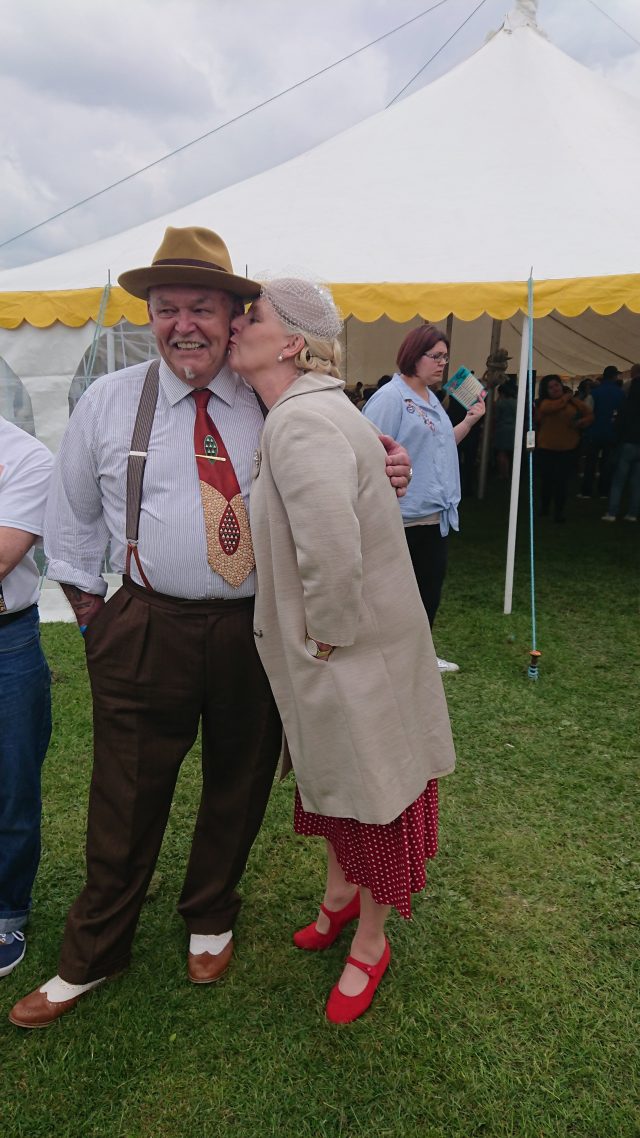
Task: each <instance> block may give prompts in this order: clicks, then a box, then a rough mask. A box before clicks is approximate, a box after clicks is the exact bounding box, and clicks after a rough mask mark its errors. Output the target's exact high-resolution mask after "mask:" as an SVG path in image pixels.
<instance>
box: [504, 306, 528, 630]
mask: <svg viewBox="0 0 640 1138" xmlns="http://www.w3.org/2000/svg"><path fill="white" fill-rule="evenodd" d="M528 368H529V321H528V319H527V317H526V315H523V317H522V345H521V348H520V370H519V372H518V402H517V405H516V428H515V437H514V440H513V467H512V469H511V502H510V505H509V533H508V536H507V568H506V575H505V584H504V609H503V612H504V614H505V616H508V615H509V613H510V612H511V609H512V602H513V573H514V567H515V557H516V530H517V527H518V495H519V492H520V468H521V465H522V433H523V428H524V406H525V401H526V397H527V372H528Z"/></svg>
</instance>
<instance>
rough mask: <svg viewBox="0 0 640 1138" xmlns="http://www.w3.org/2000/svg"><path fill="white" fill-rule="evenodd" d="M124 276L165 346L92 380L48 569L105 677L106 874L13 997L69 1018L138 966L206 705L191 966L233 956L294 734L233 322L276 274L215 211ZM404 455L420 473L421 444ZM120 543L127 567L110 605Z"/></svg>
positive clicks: (91, 662) (75, 421)
mask: <svg viewBox="0 0 640 1138" xmlns="http://www.w3.org/2000/svg"><path fill="white" fill-rule="evenodd" d="M119 283H120V284H121V285H122V286H123V287H124V288H126V289H127V290H128V291H129V292H131V293H132V294H133V295H134V296H138V297H140V298H143V299H146V300H147V303H148V310H149V320H150V323H151V327H152V330H153V332H154V335H155V337H156V342H157V345H158V351H159V354H160V357H161V359H160V361H159V364H158V363H157V362H156V363H154V364H152V365H151V367H147V365H137V366H136V367H133V368H127V369H125V370H124V371H121V372H116V373H114V374H112V375H107V376H103V377H102V378H101V379H99V380H97V381H96V382H95V383H94V384H92V386H91V387H90V388H89V390H88V391H87V392H86V393H85V395H83V397H82V398H81V399H80V401H79V403H78V405H77V407H76V409H75V410H74V412H73V415H72V417H71V419H70V421H69V426H68V428H67V431H66V434H65V437H64V439H63V442H62V446H61V448H60V453H59V455H58V457H57V460H56V469H55V473H54V478H53V482H52V490H51V495H50V500H49V504H48V509H47V522H46V525H45V551H46V553H47V556H48V558H49V566H48V570H47V575H48V576H49V577H51V578H53V579H54V580H57V581H59V582H60V583H61V584H62V587H63V589H64V592H65V594H66V596H67V598H68V599H69V601H70V603H71V605H72V607H73V609H74V612H75V614H76V618H77V620H78V625H79V627H80V631H81V632H83V633H84V634H85V643H86V652H87V666H88V670H89V677H90V680H91V686H92V695H93V723H94V764H93V777H92V785H91V793H90V800H89V817H88V824H87V880H86V885H85V888H84V889H83V891H82V893H81V894H80V896H79V897H78V898H77V900H76V901H75V903H74V904H73V906H72V908H71V910H70V912H69V915H68V918H67V924H66V928H65V934H64V938H63V944H62V950H61V954H60V959H59V965H58V974H57V975H56V976H54V977H53V978H52V979H51V980H49V981H47V982H46V983H45V984H44V985H42V987H41V988H38V989H36V990H35V991H34V992H32V993H30V994H29V995H28V996H26V997H25V998H24V999H23V1000H20V1001H19V1002H18V1003H17V1004H16V1005H15V1007H14V1008H13V1009H12V1011H11V1013H10V1016H9V1018H10V1020H11V1022H12V1023H14V1024H16V1025H17V1026H20V1027H45V1026H47V1025H48V1024H50V1023H53V1022H54V1020H56V1019H58V1018H59V1017H60V1016H61V1015H64V1014H65V1012H67V1011H70V1010H71V1009H72V1008H73V1007H75V1005H76V1004H77V1002H78V1000H79V999H80V998H81V997H82V996H83V995H84V994H85V993H87V992H89V991H91V989H92V988H94V987H96V985H98V984H100V983H101V982H102V981H103V980H105V979H107V978H109V977H111V976H113V975H115V974H116V973H117V972H119V971H121V970H122V969H123V968H125V967H126V966H127V965H128V963H129V960H130V954H131V945H132V941H133V936H134V933H135V928H136V924H137V921H138V917H139V914H140V909H141V907H142V903H143V900H144V896H145V893H146V890H147V887H148V884H149V881H150V879H151V875H152V873H153V869H154V866H155V862H156V859H157V856H158V853H159V850H160V845H161V842H162V837H163V834H164V829H165V825H166V820H167V817H168V813H169V808H170V805H171V799H172V797H173V790H174V786H175V781H176V778H177V775H178V771H179V768H180V764H181V762H182V760H183V758H184V756H185V755H186V754H187V752H188V751H189V749H190V747H191V746H192V744H193V742H194V741H195V739H196V736H197V733H198V727H199V725H200V723H201V724H202V771H203V781H202V795H201V800H200V808H199V811H198V818H197V820H196V826H195V832H194V837H193V842H192V847H191V855H190V858H189V864H188V867H187V873H186V877H185V882H184V886H183V890H182V894H181V897H180V901H179V904H178V911H179V912H180V914H181V916H182V917H183V918H184V920H185V924H186V926H187V930H188V932H189V934H190V939H189V953H188V964H187V969H188V976H189V979H190V980H191V981H192V982H193V983H196V984H207V983H211V982H213V981H214V980H217V979H218V978H219V977H220V976H221V975H222V974H223V973H224V972H225V970H226V968H227V967H228V965H229V963H230V960H231V956H232V953H233V939H232V930H233V925H234V922H235V919H236V917H237V914H238V911H239V908H240V898H239V896H238V894H237V892H236V886H237V884H238V882H239V880H240V877H241V875H242V872H243V870H244V867H245V864H246V860H247V857H248V855H249V851H250V849H251V846H252V844H253V841H254V838H255V836H256V834H257V832H258V829H259V827H260V824H261V822H262V818H263V815H264V811H265V809H266V804H267V800H268V797H269V792H270V789H271V785H272V782H273V776H274V771H275V767H276V763H277V759H278V755H279V752H280V747H281V742H282V727H281V724H280V721H279V718H278V714H277V711H276V707H275V703H274V701H273V697H272V695H271V690H270V688H269V685H268V683H267V679H266V676H265V674H264V671H263V669H262V666H261V664H260V661H259V657H258V654H257V652H256V648H255V639H254V630H253V601H254V591H255V579H254V561H253V548H252V545H251V536H250V532H249V525H248V508H249V491H250V485H251V479H252V474H253V467H254V461H253V460H254V455H255V452H256V450H257V447H258V444H259V439H260V434H261V430H262V425H263V421H264V420H263V413H262V411H261V409H260V406H259V404H258V402H257V399H256V396H255V395H254V393H253V392H252V391H251V389H250V388H249V387H248V386H247V385H246V384H245V383H244V381H243V380H242V379H241V378H240V377H239V376H237V375H236V374H235V373H234V372H233V371H231V369H230V368H229V366H228V364H227V344H228V339H229V324H230V320H231V318H232V316H233V315H234V314H235V312H236V310H237V306H238V304H239V303H241V302H242V301H243V300H245V299H250V298H252V297H255V296H257V295H258V294H259V291H260V286H259V285H258V284H256V283H255V282H254V281H250V280H247V279H246V278H244V277H237V276H235V275H234V274H233V269H232V266H231V261H230V258H229V253H228V251H227V248H226V246H225V244H224V242H223V241H222V240H221V239H220V238H219V237H218V236H217V234H215V233H212V232H211V231H210V230H207V229H200V228H188V229H173V228H170V229H168V230H167V231H166V234H165V237H164V240H163V242H162V244H161V246H160V248H159V249H158V251H157V253H156V255H155V257H154V260H153V263H152V265H151V266H147V267H145V268H141V269H133V270H130V271H129V272H126V273H124V274H123V275H122V276H121V277H120V281H119ZM154 369H155V370H154ZM381 461H382V455H381ZM394 461H395V462H396V464H397V465H396V466H395V467H394V466H393V463H394ZM387 462H388V472H389V476H390V477H391V480H392V482H393V483H394V485H397V486H399V487H400V488H401V487H402V486H403V485H406V480H407V478H406V476H407V472H408V462H407V456H406V452H404V451H401V453H397V452H396V453H395V454H394V455H392V456H391V458H390V459H389V458H388V460H387ZM389 462H391V467H389ZM107 545H109V558H110V561H111V565H112V567H113V569H114V570H115V571H116V572H118V571H120V572H124V578H123V587H122V588H121V589H120V590H119V591H118V592H117V593H116V594H115V596H114V597H112V598H111V599H110V600H109V601H108V602H107V604H106V605H105V603H104V595H105V593H106V583H105V581H104V580H103V578H102V576H101V567H102V562H103V558H104V554H105V550H106V547H107Z"/></svg>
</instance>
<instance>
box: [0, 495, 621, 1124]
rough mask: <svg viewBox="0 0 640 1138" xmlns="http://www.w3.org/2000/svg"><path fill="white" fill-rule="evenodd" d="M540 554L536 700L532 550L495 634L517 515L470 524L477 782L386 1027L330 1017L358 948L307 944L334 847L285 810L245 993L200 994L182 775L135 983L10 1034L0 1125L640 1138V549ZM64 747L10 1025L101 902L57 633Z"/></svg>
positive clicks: (451, 689) (377, 1019)
mask: <svg viewBox="0 0 640 1138" xmlns="http://www.w3.org/2000/svg"><path fill="white" fill-rule="evenodd" d="M569 507H570V510H569V521H568V522H567V524H566V525H565V526H556V525H554V524H553V523H551V522H547V523H546V524H545V525H544V527H543V526H542V525H541V526H540V528H539V534H538V548H537V576H538V640H539V647H540V648H541V650H542V653H543V655H542V660H541V664H540V679H539V681H538V683H533V682H532V681H530V680H529V679H528V678H527V674H526V671H527V664H528V649H529V647H530V634H529V616H528V604H529V586H528V551H527V538H526V530H524V529H523V531H522V534H521V538H520V539H519V548H518V566H517V577H516V589H515V604H514V615H513V616H512V617H504V616H503V615H502V604H501V601H502V590H503V571H504V555H505V547H506V491H505V492H503V489H502V487H500V486H499V485H497V484H491V487H490V497H489V501H488V503H478V502H475V501H470V502H465V503H463V507H462V533H461V535H460V536H459V537H458V538H455V539H454V540H453V542H452V546H453V548H452V555H451V567H450V571H449V576H448V579H447V584H446V588H445V599H444V603H443V606H442V609H441V614H440V616H439V618H438V625H437V627H436V632H437V635H436V645H437V648H438V652H439V654H440V655H444V656H446V657H447V658H449V659H453V660H456V661H457V662H458V663H459V664H460V665H461V669H462V670H461V672H460V674H459V675H457V676H450V677H446V678H445V683H446V690H447V694H448V697H449V706H450V710H451V718H452V722H453V729H454V735H455V739H456V745H457V750H458V759H459V762H458V769H457V771H456V773H455V774H454V775H453V776H451V777H450V778H448V779H446V780H444V782H443V783H442V784H441V851H440V854H439V856H438V857H437V859H436V860H435V862H433V863H431V864H430V872H429V884H428V889H427V892H426V894H425V895H424V896H423V897H420V898H419V899H417V901H416V903H415V916H414V919H413V921H411V922H404V921H403V920H402V919H401V918H399V917H398V916H397V915H394V916H392V918H391V920H390V922H389V937H390V941H391V945H392V951H393V960H392V964H391V968H390V971H389V974H388V976H387V978H385V980H384V981H383V983H382V985H381V987H380V990H379V993H378V995H377V997H376V1001H375V1003H374V1006H373V1008H372V1010H371V1011H370V1013H369V1014H368V1015H367V1016H366V1017H364V1018H363V1019H362V1020H360V1021H358V1022H357V1023H355V1024H353V1025H351V1026H348V1027H343V1028H338V1027H334V1026H332V1025H330V1024H328V1023H327V1022H326V1021H325V1019H324V1017H323V1007H324V1001H325V999H326V995H327V993H328V991H329V989H330V987H331V985H332V984H333V983H334V982H335V980H336V978H337V976H338V975H339V973H340V970H341V963H342V959H343V956H344V953H345V950H346V947H347V945H348V940H347V939H346V938H345V937H343V938H342V939H341V941H340V942H338V944H336V945H335V946H333V947H332V948H331V949H329V950H328V951H327V952H326V953H322V954H313V955H312V954H304V953H301V952H298V951H296V949H295V948H293V946H292V944H291V932H292V930H293V929H294V928H295V927H296V926H297V925H299V924H301V923H305V922H306V921H307V920H310V919H311V917H312V915H313V913H314V909H315V906H316V902H317V901H318V899H319V897H320V894H321V887H322V878H323V856H322V847H321V843H320V842H318V841H314V840H313V839H308V840H303V839H300V838H297V837H296V836H294V835H293V833H292V827H291V814H292V797H293V787H292V784H291V781H290V780H288V781H286V782H285V783H283V784H280V785H278V786H276V787H275V789H274V793H273V795H272V799H271V803H270V807H269V810H268V814H267V818H266V821H265V824H264V827H263V829H262V832H261V834H260V837H259V839H258V841H257V843H256V846H255V847H254V851H253V854H252V857H251V861H250V865H249V868H248V870H247V873H246V875H245V878H244V883H243V890H242V891H243V896H244V902H245V904H244V908H243V911H242V915H241V918H240V921H239V925H238V928H237V949H236V958H235V962H234V964H233V966H232V969H231V970H230V972H229V973H228V974H227V976H226V977H225V978H224V979H223V980H222V981H221V982H220V983H219V984H218V985H214V986H211V987H195V986H193V985H190V984H189V983H188V981H187V979H186V974H185V964H186V960H185V954H186V936H185V933H184V929H183V926H182V924H181V922H180V920H179V919H178V917H177V915H176V913H175V902H176V899H177V896H178V894H179V891H180V886H181V880H182V873H183V870H184V867H185V864H186V858H187V852H188V848H189V841H190V833H191V828H192V825H193V820H194V816H195V805H196V801H197V796H198V754H197V752H196V751H194V753H193V754H191V755H190V756H189V757H188V759H187V760H186V761H185V764H184V768H183V773H182V776H181V779H180V782H179V787H178V792H177V796H176V799H175V802H174V807H173V811H172V815H171V820H170V824H169V828H168V831H167V835H166V839H165V843H164V847H163V851H162V854H161V858H160V861H159V864H158V870H157V874H156V877H155V878H154V881H153V884H152V889H151V891H150V895H149V897H148V900H147V903H146V904H145V906H144V909H143V914H142V919H141V922H140V926H139V930H138V935H137V939H136V943H135V955H134V961H133V964H132V966H131V968H130V969H129V971H128V972H127V973H126V974H125V975H123V976H121V977H120V978H118V979H116V980H115V981H114V982H112V983H110V984H109V985H107V986H106V987H105V988H104V989H103V990H101V991H99V992H97V993H95V994H93V995H91V996H88V997H87V998H86V999H85V1000H83V1001H81V1003H80V1005H79V1006H78V1008H77V1009H76V1011H75V1012H73V1013H72V1014H71V1015H69V1016H67V1017H65V1019H63V1020H61V1021H60V1022H59V1023H57V1024H55V1025H53V1026H52V1027H51V1028H49V1029H48V1030H46V1031H40V1032H23V1031H20V1030H18V1029H16V1028H13V1027H11V1026H10V1025H9V1024H8V1022H7V1021H6V1019H3V1026H2V1028H1V1031H2V1052H3V1055H2V1083H1V1086H2V1090H1V1092H0V1094H1V1102H0V1126H1V1128H2V1130H3V1131H4V1133H5V1134H7V1135H21V1136H25V1138H40V1136H45V1135H47V1136H49V1135H53V1136H54V1138H67V1136H68V1138H94V1136H95V1138H143V1136H144V1138H147V1136H153V1138H174V1136H175V1138H178V1136H180V1138H183V1136H187V1138H192V1136H193V1138H195V1136H202V1138H217V1136H218V1135H220V1136H222V1135H225V1136H226V1135H238V1136H239V1138H269V1136H272V1135H273V1136H287V1138H288V1136H291V1138H352V1136H353V1138H355V1136H365V1135H366V1136H372V1138H373V1136H375V1138H378V1136H380V1138H382V1136H393V1138H396V1136H413V1135H416V1136H418V1135H420V1136H423V1138H432V1136H433V1138H436V1136H437V1138H440V1136H442V1138H474V1136H480V1135H482V1136H483V1138H498V1136H499V1138H503V1136H504V1138H506V1136H515V1138H542V1136H544V1138H563V1136H565V1135H566V1136H571V1138H578V1136H580V1138H586V1136H589V1138H637V1136H638V1135H639V1134H640V1113H639V1110H638V1107H639V1094H638V1090H639V1086H638V1084H639V1074H638V1015H637V1012H638V973H637V962H638V949H639V946H640V944H639V942H640V937H639V932H638V903H639V901H640V888H639V878H638V872H637V871H638V854H637V810H636V806H637V796H638V793H637V787H638V778H637V770H638V761H639V756H640V747H639V744H638V735H639V723H638V716H637V707H638V695H637V693H638V679H639V668H638V664H639V662H640V654H639V649H638V623H639V622H638V593H639V589H638V584H639V568H640V557H639V546H638V539H639V534H638V532H636V531H637V530H640V526H638V527H634V526H633V525H630V524H626V525H625V524H623V523H622V522H619V523H618V524H617V525H615V526H606V525H604V524H601V523H600V521H599V516H600V514H601V513H602V512H604V504H603V503H600V502H597V501H594V502H592V503H589V502H577V501H576V500H575V499H572V500H571V501H570V503H569ZM44 641H45V646H46V650H47V653H48V655H49V659H50V663H51V667H52V671H53V674H54V681H55V682H54V699H55V733H54V738H53V742H52V746H51V749H50V752H49V756H48V760H47V763H46V771H45V779H44V801H45V810H44V826H43V840H44V850H43V859H42V865H41V869H40V873H39V877H38V880H37V885H36V891H35V897H34V911H33V917H32V920H31V924H30V926H29V930H28V952H27V956H26V958H25V961H24V963H23V964H22V965H21V966H20V967H19V968H18V969H16V971H15V972H14V973H13V974H12V975H10V976H9V977H7V978H5V979H3V980H1V981H0V992H1V993H2V998H3V1007H4V1008H5V1009H6V1011H8V1009H9V1008H10V1006H11V1004H12V1003H13V1001H14V1000H16V999H17V998H19V997H20V996H21V995H23V994H25V992H27V991H28V990H30V989H31V988H32V987H33V986H35V985H36V984H38V983H41V982H43V981H44V980H45V979H46V978H48V977H49V976H50V975H52V974H53V973H54V972H55V970H56V960H57V949H58V944H59V939H60V933H61V929H62V924H63V920H64V915H65V913H66V909H67V907H68V905H69V904H70V902H71V900H72V899H73V897H74V896H75V894H76V893H77V891H78V890H79V888H80V886H81V884H82V851H83V840H84V820H85V810H86V798H87V788H88V780H89V772H90V754H91V734H90V709H89V696H88V687H87V681H86V676H85V671H84V664H83V650H82V642H81V639H80V637H79V636H78V633H77V632H76V631H75V628H74V627H73V626H71V625H49V626H45V629H44Z"/></svg>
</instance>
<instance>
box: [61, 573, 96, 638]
mask: <svg viewBox="0 0 640 1138" xmlns="http://www.w3.org/2000/svg"><path fill="white" fill-rule="evenodd" d="M60 587H61V589H62V592H63V593H64V595H65V597H66V598H67V600H68V602H69V604H70V605H71V608H72V609H73V611H74V613H75V617H76V620H77V622H78V627H79V629H80V631H81V632H83V633H84V631H85V629H86V628H87V626H88V625H89V624H91V621H92V620H93V618H94V616H95V615H96V613H98V612H100V609H101V608H103V607H104V597H98V596H96V594H95V593H83V591H82V589H79V588H78V587H77V586H76V585H63V584H61V586H60Z"/></svg>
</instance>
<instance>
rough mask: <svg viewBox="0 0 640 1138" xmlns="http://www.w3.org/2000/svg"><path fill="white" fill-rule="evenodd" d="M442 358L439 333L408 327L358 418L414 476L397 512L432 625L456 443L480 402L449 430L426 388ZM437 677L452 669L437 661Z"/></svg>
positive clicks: (455, 497) (450, 523)
mask: <svg viewBox="0 0 640 1138" xmlns="http://www.w3.org/2000/svg"><path fill="white" fill-rule="evenodd" d="M448 360H449V341H448V339H447V337H446V336H445V335H444V333H443V332H442V330H441V329H440V328H436V327H435V326H434V325H433V324H423V325H422V326H421V327H420V328H414V329H413V331H412V332H409V334H408V335H407V336H405V338H404V340H403V341H402V343H401V345H400V348H399V350H398V356H397V360H396V363H397V366H398V371H397V372H396V374H395V375H394V376H393V378H392V380H391V382H390V383H387V384H385V386H384V387H382V388H381V389H380V390H379V391H377V392H376V394H375V395H373V396H372V397H371V399H370V400H369V402H368V403H367V404H366V406H365V407H364V411H363V413H364V414H365V415H366V416H367V418H368V419H371V422H372V423H375V425H376V426H377V427H378V428H379V430H381V431H382V432H383V433H384V434H389V435H392V436H393V437H394V438H395V439H397V440H398V442H400V443H402V445H403V446H404V447H406V449H407V450H408V452H409V455H410V457H411V462H412V463H413V478H412V480H411V484H410V486H409V488H408V490H407V493H406V495H405V496H404V498H402V499H401V500H400V509H401V511H402V518H403V521H404V526H405V534H406V537H407V543H408V545H409V552H410V554H411V560H412V562H413V568H414V572H415V575H416V580H417V582H418V588H419V590H420V596H421V597H422V603H423V605H424V607H425V609H426V611H427V616H428V618H429V624H430V625H431V627H432V628H433V624H434V621H435V619H436V613H437V611H438V605H439V604H440V594H441V592H442V584H443V581H444V577H445V573H446V570H447V543H448V534H449V530H450V529H454V530H457V529H458V503H459V501H460V471H459V467H458V454H457V446H458V444H459V443H460V442H462V440H463V439H464V438H465V437H466V436H467V435H468V434H469V431H470V430H471V428H472V427H473V426H474V425H475V424H476V423H477V422H478V421H479V420H480V419H481V418H482V416H483V415H484V410H485V407H484V401H483V400H480V402H478V403H475V404H474V405H473V407H471V408H470V410H469V411H467V414H466V415H465V417H464V419H463V420H462V422H461V423H458V425H457V426H456V427H453V426H452V424H451V420H450V419H449V416H448V415H447V413H446V411H445V409H444V407H443V406H442V404H441V403H440V402H439V400H438V399H437V397H436V396H435V394H434V391H433V389H434V388H436V387H438V386H439V385H440V383H441V382H442V376H443V373H444V369H445V365H446V364H447V362H448ZM438 667H439V669H440V671H441V672H457V671H458V670H459V669H458V665H457V664H453V663H451V662H450V661H448V660H442V659H440V658H439V659H438Z"/></svg>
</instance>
